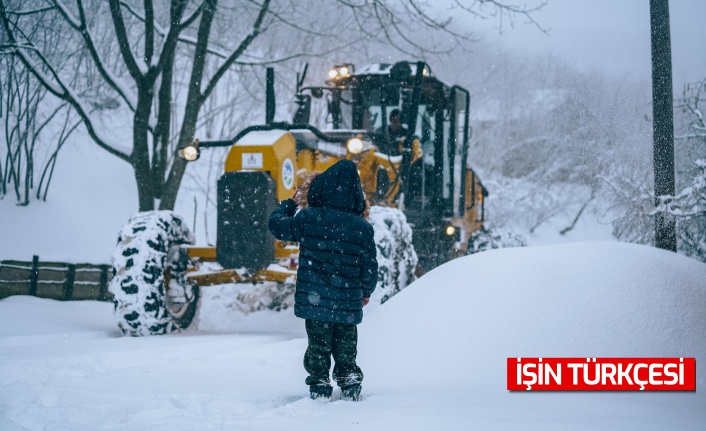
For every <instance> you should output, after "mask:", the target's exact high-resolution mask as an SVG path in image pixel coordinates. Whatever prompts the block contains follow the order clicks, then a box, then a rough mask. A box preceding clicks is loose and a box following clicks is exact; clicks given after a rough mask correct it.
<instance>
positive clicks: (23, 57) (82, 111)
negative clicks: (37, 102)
mask: <svg viewBox="0 0 706 431" xmlns="http://www.w3.org/2000/svg"><path fill="white" fill-rule="evenodd" d="M0 20H2V24H3V27H4V28H5V32H6V33H7V36H8V39H9V40H10V42H11V43H13V44H15V45H17V50H16V51H15V54H16V55H17V56H18V57H19V59H20V61H22V64H24V66H25V67H26V68H27V70H29V71H30V72H31V73H32V74H33V75H34V76H35V78H37V80H39V82H41V83H42V85H43V86H44V87H45V88H46V89H47V90H48V91H49V92H50V93H52V94H53V95H55V96H56V97H58V98H59V99H61V100H64V101H66V102H69V103H70V104H71V106H72V107H73V108H74V109H75V110H76V112H77V113H78V114H79V116H80V117H81V119H82V120H83V123H84V124H85V126H86V129H87V130H88V133H89V134H90V135H91V137H92V138H93V139H94V141H95V142H96V144H98V146H99V147H101V148H103V149H105V150H106V151H108V152H109V153H111V154H113V155H114V156H117V157H118V158H120V159H122V160H125V161H127V162H129V156H128V155H127V154H126V152H123V151H120V150H118V149H116V148H114V147H113V146H111V145H109V144H108V143H107V140H105V139H104V138H103V137H101V136H100V134H99V133H98V131H97V130H96V129H95V127H94V126H93V122H92V121H91V118H90V116H89V110H88V109H87V107H86V106H85V105H84V103H83V101H82V100H81V99H80V98H79V97H78V96H77V95H76V94H75V93H74V92H73V90H71V88H69V87H68V86H67V85H65V84H64V83H63V81H62V80H61V78H60V77H59V75H58V73H57V72H56V70H55V69H54V67H53V66H52V65H51V63H50V62H49V61H48V60H47V59H46V57H44V55H43V54H42V53H41V52H40V51H39V50H38V49H36V47H34V45H32V44H31V43H28V44H27V45H26V46H27V47H29V48H30V49H31V50H32V51H33V52H34V53H35V55H36V56H37V57H38V58H39V59H40V61H41V62H42V65H43V67H44V68H46V70H48V71H49V73H50V75H51V77H49V76H47V75H46V74H45V73H44V72H42V70H41V68H40V66H38V65H37V64H35V63H34V61H33V60H32V59H31V58H30V56H29V55H28V54H27V52H26V49H27V48H25V47H24V46H23V47H20V46H19V45H18V44H17V40H16V38H15V34H14V32H13V31H12V28H11V27H10V21H9V20H8V18H7V13H6V12H5V4H4V3H0ZM52 78H53V81H54V82H52Z"/></svg>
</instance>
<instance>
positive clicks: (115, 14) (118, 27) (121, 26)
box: [109, 0, 144, 85]
mask: <svg viewBox="0 0 706 431" xmlns="http://www.w3.org/2000/svg"><path fill="white" fill-rule="evenodd" d="M109 1H110V15H111V16H112V18H113V25H114V26H115V36H116V37H117V39H118V46H119V47H120V53H121V54H122V56H123V60H124V61H125V66H126V67H127V70H128V72H129V73H130V76H132V78H133V79H134V80H135V82H136V83H138V85H139V83H141V82H142V80H143V79H144V74H143V72H142V71H141V70H140V66H139V65H138V64H137V60H135V55H134V54H133V53H132V50H131V49H130V40H129V39H128V36H127V31H126V30H125V21H124V20H123V14H122V12H121V10H120V2H119V1H118V0H109Z"/></svg>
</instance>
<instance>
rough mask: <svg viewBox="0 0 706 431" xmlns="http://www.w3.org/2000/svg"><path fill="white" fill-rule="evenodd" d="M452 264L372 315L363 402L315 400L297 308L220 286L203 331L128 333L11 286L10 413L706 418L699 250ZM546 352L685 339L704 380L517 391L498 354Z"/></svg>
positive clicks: (678, 346) (77, 423)
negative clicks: (246, 308)
mask: <svg viewBox="0 0 706 431" xmlns="http://www.w3.org/2000/svg"><path fill="white" fill-rule="evenodd" d="M586 256H591V259H585V257H586ZM507 265H510V266H511V268H512V270H506V271H501V270H500V269H502V267H507ZM598 268H600V270H598ZM442 269H443V270H442V271H434V272H432V273H430V274H428V275H427V276H425V277H424V278H422V279H421V280H419V281H418V282H416V283H415V284H413V285H412V286H411V287H410V288H408V289H407V290H405V291H403V292H402V293H401V294H400V295H398V296H396V297H395V298H393V299H392V300H391V301H390V302H389V303H387V304H385V305H383V306H381V307H379V308H377V309H375V310H373V312H372V313H369V315H368V316H366V318H365V320H364V322H363V324H362V325H361V328H360V339H361V341H360V345H359V352H360V353H359V359H360V364H361V367H362V368H363V370H364V371H365V373H366V380H365V382H364V384H363V397H364V399H363V401H362V402H360V403H349V402H343V401H338V400H336V398H337V397H338V395H339V394H338V393H337V392H334V400H333V402H320V401H312V400H309V399H308V398H307V397H306V395H307V390H306V389H307V388H306V386H304V384H303V380H304V377H305V373H304V370H303V368H302V365H301V361H302V354H303V351H304V349H305V347H306V340H305V338H304V333H303V324H302V321H301V320H299V319H296V318H295V317H294V316H293V315H291V313H286V312H285V313H255V314H253V315H250V316H247V317H245V316H242V315H237V314H236V313H235V312H234V311H233V310H232V309H230V308H229V306H228V300H227V293H225V292H224V291H219V290H218V289H212V290H210V291H208V293H207V294H206V297H205V299H204V308H203V313H202V321H201V324H200V328H201V329H200V330H199V331H189V332H186V333H182V334H177V335H170V336H162V337H149V338H123V337H120V336H119V335H118V331H117V330H116V327H115V323H114V321H113V317H112V305H111V304H105V303H98V302H57V301H51V300H45V299H38V298H30V297H11V298H7V299H5V300H2V301H0V388H1V389H0V430H3V431H5V430H7V431H13V430H47V431H60V430H78V431H83V430H101V429H104V430H233V429H238V430H270V429H272V430H279V429H287V430H292V431H297V430H317V429H366V430H374V429H379V430H390V429H404V430H432V429H444V430H447V429H471V428H473V429H537V430H545V429H587V430H588V429H621V430H623V429H645V428H646V427H648V428H650V429H693V430H702V429H706V409H704V408H703V407H704V405H706V391H704V385H705V384H706V383H705V382H704V377H703V376H704V366H703V364H704V363H706V357H705V355H706V353H705V351H706V345H705V344H706V343H705V340H706V339H705V338H704V331H705V330H704V327H703V324H704V323H705V322H706V319H705V316H706V311H704V309H705V308H706V307H704V306H703V305H704V300H705V299H706V286H703V285H702V280H704V279H706V265H704V264H701V263H698V262H695V261H692V260H689V259H687V258H685V257H682V256H676V255H670V254H666V252H662V251H658V250H654V249H649V248H647V247H641V246H633V245H624V244H614V243H613V244H609V243H606V244H600V245H596V244H582V245H569V246H554V247H538V248H534V249H533V250H529V249H513V250H501V251H498V252H487V253H483V254H481V255H478V256H474V257H470V258H464V259H459V260H456V261H454V262H452V263H450V264H448V265H446V266H444V267H443V268H442ZM589 274H593V276H589ZM469 280H472V281H473V283H470V282H469ZM586 316H592V320H589V319H587V317H586ZM537 354H541V355H545V356H561V355H566V356H577V357H578V356H581V355H592V356H637V355H645V356H658V355H669V356H675V355H676V356H678V355H684V356H692V357H696V362H697V391H696V392H685V393H677V392H666V393H656V392H652V393H638V392H627V393H609V392H594V393H589V392H579V393H576V392H552V393H539V392H534V393H524V392H508V391H506V390H505V381H504V377H505V375H504V373H505V368H504V367H505V363H504V359H505V358H506V357H510V356H513V355H524V356H531V355H537Z"/></svg>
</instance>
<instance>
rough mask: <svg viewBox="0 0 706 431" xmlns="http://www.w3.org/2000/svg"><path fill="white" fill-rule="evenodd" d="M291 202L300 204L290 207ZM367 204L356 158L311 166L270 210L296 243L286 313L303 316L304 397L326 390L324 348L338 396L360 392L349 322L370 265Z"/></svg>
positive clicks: (373, 274)
mask: <svg viewBox="0 0 706 431" xmlns="http://www.w3.org/2000/svg"><path fill="white" fill-rule="evenodd" d="M295 201H296V202H295ZM297 204H299V206H302V207H304V208H303V209H302V210H301V211H299V212H298V213H296V215H295V212H296V209H297ZM367 209H368V206H367V202H366V200H365V196H364V195H363V190H362V188H361V185H360V177H359V176H358V170H357V168H356V165H355V164H354V163H353V162H351V161H350V160H341V161H339V162H338V163H336V164H335V165H333V166H331V167H330V168H328V169H327V170H326V171H324V172H323V173H321V174H312V175H311V176H310V177H309V179H308V180H307V182H306V183H305V184H304V185H303V186H302V187H301V188H300V189H299V191H298V192H297V193H295V196H294V197H293V199H287V200H284V201H282V202H281V203H280V205H279V207H278V208H277V209H276V210H275V211H274V212H273V213H272V215H271V216H270V222H269V229H270V232H272V235H274V236H275V238H277V239H281V240H284V241H294V242H298V243H299V269H298V271H297V290H296V294H295V296H294V314H295V315H296V316H297V317H301V318H302V319H305V323H306V332H307V336H308V339H309V346H308V347H307V350H306V353H305V355H304V368H305V369H306V371H307V372H308V373H309V377H307V379H306V384H307V385H309V389H310V395H311V398H312V399H316V398H319V397H327V398H328V397H330V396H331V393H332V387H331V384H330V383H329V370H330V369H331V356H332V355H333V359H334V361H335V366H334V368H333V380H334V381H335V382H336V383H337V384H338V386H339V387H340V388H341V399H343V400H351V401H358V400H359V399H360V390H361V386H360V384H361V382H362V381H363V372H362V371H361V370H360V367H358V365H357V364H356V362H355V359H356V354H357V342H358V332H357V327H356V325H357V324H358V323H360V322H361V321H362V320H363V306H364V305H367V303H368V301H369V300H370V295H371V294H372V293H373V290H374V289H375V284H376V282H377V266H378V265H377V260H376V248H375V241H374V238H373V235H374V232H373V228H372V226H371V225H370V224H369V223H368V222H367V221H365V217H366V216H367Z"/></svg>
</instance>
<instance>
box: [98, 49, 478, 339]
mask: <svg viewBox="0 0 706 431" xmlns="http://www.w3.org/2000/svg"><path fill="white" fill-rule="evenodd" d="M328 75H329V79H328V80H327V81H326V83H325V85H323V86H303V83H304V79H305V76H306V69H305V70H304V73H302V74H301V76H299V77H298V79H297V94H296V103H297V111H296V114H295V115H294V119H293V121H292V122H291V123H281V122H274V121H273V119H274V105H275V104H274V72H273V71H272V69H268V74H267V109H266V121H265V124H263V125H255V126H250V127H247V128H245V129H244V130H242V131H241V132H240V133H238V134H237V135H236V136H235V137H233V138H232V139H228V140H223V141H195V142H194V144H193V145H190V146H187V147H185V148H182V149H180V151H179V155H180V157H182V158H183V159H185V160H188V161H192V162H193V161H196V160H197V159H198V158H199V155H200V152H201V151H202V150H204V149H207V148H211V147H229V148H230V150H229V152H228V155H227V158H226V161H225V166H224V174H223V175H222V176H221V178H220V179H219V180H218V233H217V243H216V246H215V247H192V246H184V244H185V243H188V242H189V241H190V239H191V238H188V233H183V234H182V235H181V236H180V235H179V234H178V233H179V232H181V231H182V230H183V229H181V226H182V225H183V222H182V221H181V220H179V219H178V216H175V215H171V217H172V220H163V221H162V222H161V223H159V222H157V223H156V224H157V225H165V226H166V225H173V224H177V225H179V227H180V229H181V230H180V229H177V231H179V232H177V234H176V235H173V236H174V238H173V239H172V240H171V241H170V242H169V243H168V244H166V243H165V244H164V245H163V246H162V247H161V250H162V251H164V252H165V255H164V257H163V259H162V261H163V262H162V266H163V270H162V274H163V277H162V278H161V285H160V278H159V277H157V279H156V280H154V283H153V285H154V289H156V293H155V294H154V296H155V297H156V298H157V299H156V300H155V301H154V304H152V305H150V306H148V309H153V308H163V313H161V314H160V318H159V319H157V320H156V321H152V320H150V321H149V322H147V321H145V319H144V318H143V317H142V314H144V313H142V312H141V311H140V305H139V304H138V305H135V304H131V301H132V302H134V299H133V298H132V297H130V296H129V295H122V294H121V296H122V299H118V298H117V297H116V315H117V316H118V321H119V326H121V328H122V329H123V331H124V332H125V333H129V334H132V335H143V334H152V333H164V332H169V331H170V330H172V329H175V328H179V327H185V326H188V324H189V323H190V322H191V319H192V318H193V316H194V314H195V310H196V307H197V306H198V305H197V304H198V298H199V287H202V286H207V285H213V284H224V283H233V282H255V283H256V282H265V281H275V282H285V281H292V280H293V279H294V277H296V265H297V254H298V248H297V246H296V244H287V243H283V242H281V241H276V240H274V238H272V236H271V235H270V234H269V232H268V229H267V224H268V218H269V215H270V213H271V212H272V211H273V210H274V208H275V206H276V204H277V202H278V201H280V200H283V199H287V198H289V197H291V196H292V195H293V194H294V192H295V190H296V188H297V187H298V186H299V185H300V184H302V183H303V181H304V179H305V178H306V177H307V175H308V174H309V173H311V172H317V171H323V170H325V169H326V168H328V167H329V166H331V165H333V164H334V163H336V162H337V161H339V160H341V159H348V160H352V161H353V162H354V163H355V164H356V165H357V166H358V171H359V173H360V177H361V183H362V186H363V191H364V192H365V194H366V197H367V198H368V200H369V201H370V202H371V204H372V205H379V206H386V207H391V208H397V209H398V210H399V211H402V212H403V213H404V215H405V216H406V219H407V222H408V223H409V225H410V226H411V227H412V231H413V245H414V249H415V250H416V253H417V256H418V266H417V269H416V272H417V274H422V273H424V272H426V271H429V270H431V269H433V268H434V267H436V266H438V265H440V264H442V263H444V262H446V261H448V260H450V259H452V258H454V257H457V256H459V255H462V254H464V253H465V250H466V244H467V240H468V238H469V236H470V234H471V233H473V232H474V231H476V230H479V229H481V228H482V224H483V221H484V219H485V205H484V198H485V197H486V196H487V195H488V192H487V191H486V189H485V188H484V187H483V185H482V183H481V181H480V179H479V178H478V176H477V175H476V174H475V172H474V171H473V170H472V169H471V168H470V167H468V166H467V162H466V161H467V159H468V145H469V138H470V127H469V106H470V95H469V93H468V91H467V90H465V89H463V88H461V87H459V86H448V85H446V84H444V83H443V82H441V81H440V80H438V79H437V78H436V77H435V76H434V74H433V73H432V71H431V69H430V68H429V66H428V65H427V64H425V63H423V62H417V63H412V64H410V63H408V62H399V63H396V64H394V65H393V64H373V65H369V66H366V67H364V68H362V69H360V70H358V71H356V70H355V68H354V66H353V65H351V64H345V65H339V66H336V67H334V68H333V69H331V71H329V74H328ZM322 98H324V99H325V100H326V102H327V108H328V111H327V117H326V122H327V123H328V124H329V128H328V129H326V130H320V129H318V128H317V127H315V126H313V125H311V124H309V123H310V117H311V106H312V102H313V99H322ZM393 110H397V111H399V112H400V117H401V118H400V121H401V123H402V126H403V127H404V128H403V129H402V132H401V133H397V139H392V138H391V136H390V133H388V130H389V129H388V126H389V124H388V118H389V116H390V113H391V112H392V111H393ZM161 217H162V218H164V217H167V215H165V214H162V215H161ZM175 218H176V220H175ZM126 229H127V231H126ZM184 229H185V227H184ZM133 230H134V229H133ZM147 230H148V231H149V230H150V229H147ZM123 231H124V232H123V233H121V239H124V237H130V238H131V240H132V239H133V238H132V237H131V236H130V235H131V233H130V229H129V226H126V227H125V228H124V229H123ZM142 231H143V230H140V232H142ZM128 242H129V241H128ZM118 248H119V250H120V249H121V247H120V241H119V247H118ZM154 248H155V247H153V249H154ZM118 254H120V253H118V252H116V254H115V256H118ZM124 254H125V253H124V252H123V253H122V255H124ZM121 259H122V258H119V259H118V261H119V262H124V259H122V260H121ZM207 262H215V263H216V265H215V266H211V267H209V268H210V269H209V270H204V269H203V268H201V267H199V265H202V264H203V263H207ZM114 266H115V265H114ZM158 266H159V265H158ZM213 268H215V269H213ZM115 269H116V272H118V273H119V272H120V271H121V269H120V268H119V267H116V268H115ZM123 269H124V268H123ZM125 272H126V271H124V270H123V273H125ZM128 272H129V271H128ZM131 280H133V278H132V277H131ZM123 281H124V280H123ZM115 283H116V285H115V287H114V288H112V289H111V290H113V291H114V294H115V291H116V290H117V291H118V293H120V292H119V290H118V289H119V288H120V286H119V285H118V284H120V283H121V281H120V279H118V280H117V281H116V282H115ZM122 284H125V283H122ZM163 286H166V289H164V290H163V291H161V292H160V289H161V288H162V287H163ZM122 290H123V291H124V290H125V289H122ZM165 291H166V292H165ZM175 292H176V294H175ZM160 294H161V296H162V297H163V300H162V301H161V302H160V300H159V299H160V298H159V297H160ZM143 296H144V295H143ZM121 307H122V308H121ZM142 308H144V307H142ZM130 313H136V314H130ZM128 314H129V315H130V316H131V317H134V319H132V320H130V317H127V318H126V317H125V316H126V315H128ZM138 315H139V316H138ZM120 316H123V318H122V319H121V317H120ZM155 322H157V323H155ZM150 328H152V329H150Z"/></svg>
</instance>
